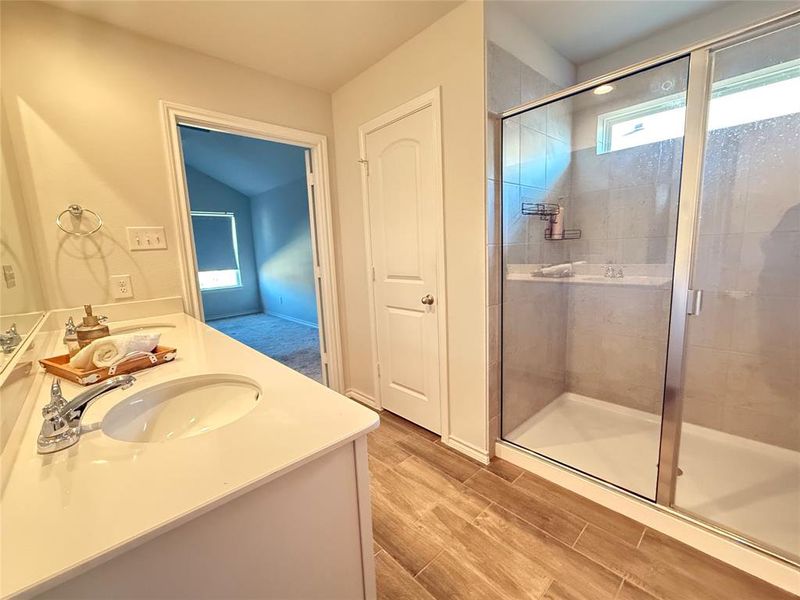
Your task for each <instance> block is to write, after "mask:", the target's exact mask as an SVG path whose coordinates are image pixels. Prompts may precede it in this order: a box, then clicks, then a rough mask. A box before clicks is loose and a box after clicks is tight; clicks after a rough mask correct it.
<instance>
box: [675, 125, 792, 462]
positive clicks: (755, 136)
mask: <svg viewBox="0 0 800 600" xmlns="http://www.w3.org/2000/svg"><path fill="white" fill-rule="evenodd" d="M799 156H800V115H798V114H797V113H795V114H794V115H791V116H785V117H780V118H776V119H769V120H764V121H759V122H756V123H750V124H747V125H741V126H738V127H729V128H727V129H722V130H718V131H715V132H712V133H711V135H710V136H709V139H708V141H707V142H706V164H705V169H704V174H703V192H702V196H701V215H700V223H699V240H698V248H697V257H698V258H697V261H696V263H695V275H694V277H695V280H694V285H695V286H696V287H698V288H700V289H702V290H703V305H704V306H703V311H702V312H701V313H700V315H699V316H697V317H691V318H690V319H689V325H688V330H687V332H688V347H687V352H686V358H687V362H686V381H685V400H684V409H683V411H684V419H685V420H686V421H688V422H689V423H696V424H699V425H703V426H705V427H711V428H713V429H718V430H721V431H725V432H728V433H732V434H734V435H738V436H742V437H745V438H749V439H753V440H758V441H761V442H766V443H769V444H774V445H777V446H783V447H786V448H791V449H793V450H800V158H798V157H799Z"/></svg>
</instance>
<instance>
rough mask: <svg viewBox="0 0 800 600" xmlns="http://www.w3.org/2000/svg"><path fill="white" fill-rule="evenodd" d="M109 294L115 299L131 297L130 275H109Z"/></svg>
mask: <svg viewBox="0 0 800 600" xmlns="http://www.w3.org/2000/svg"><path fill="white" fill-rule="evenodd" d="M111 296H112V297H113V298H114V299H115V300H121V299H122V298H133V286H132V285H131V276H130V275H112V276H111Z"/></svg>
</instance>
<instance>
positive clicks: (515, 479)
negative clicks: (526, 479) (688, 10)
mask: <svg viewBox="0 0 800 600" xmlns="http://www.w3.org/2000/svg"><path fill="white" fill-rule="evenodd" d="M523 475H525V471H522V473H520V474H519V475H517V476H516V477H514V481H512V482H511V485H514V484H515V483H517V482H518V481H519V480H520V479H522V476H523Z"/></svg>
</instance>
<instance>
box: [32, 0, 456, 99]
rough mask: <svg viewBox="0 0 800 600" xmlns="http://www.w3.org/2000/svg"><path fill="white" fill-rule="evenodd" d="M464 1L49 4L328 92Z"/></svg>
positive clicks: (66, 0) (53, 0) (84, 0)
mask: <svg viewBox="0 0 800 600" xmlns="http://www.w3.org/2000/svg"><path fill="white" fill-rule="evenodd" d="M460 2H461V0H425V1H415V0H384V1H359V0H335V1H325V0H303V1H287V0H284V1H263V0H256V1H247V0H224V1H223V0H210V1H204V2H186V1H176V0H161V1H158V2H146V1H142V0H133V1H132V0H119V1H114V2H98V1H96V0H48V3H49V4H52V5H54V6H58V7H59V8H63V9H65V10H68V11H71V12H74V13H78V14H81V15H84V16H86V17H90V18H93V19H96V20H99V21H104V22H106V23H110V24H112V25H116V26H118V27H121V28H123V29H127V30H129V31H132V32H134V33H139V34H142V35H146V36H148V37H151V38H155V39H158V40H161V41H164V42H169V43H172V44H177V45H179V46H183V47H185V48H189V49H191V50H195V51H197V52H202V53H204V54H208V55H211V56H215V57H217V58H222V59H224V60H228V61H230V62H234V63H237V64H240V65H244V66H246V67H251V68H253V69H257V70H259V71H262V72H264V73H270V74H272V75H276V76H278V77H281V78H283V79H287V80H289V81H293V82H295V83H299V84H302V85H305V86H308V87H312V88H316V89H320V90H324V91H327V92H332V91H334V90H335V89H337V88H338V87H340V86H341V85H342V84H344V83H346V82H347V81H349V80H350V79H352V78H353V77H355V76H356V75H358V74H359V73H360V72H361V71H363V70H364V69H366V68H367V67H369V66H371V65H373V64H374V63H376V62H378V61H379V60H380V59H381V58H383V57H384V56H386V55H387V54H389V52H391V51H392V50H394V49H395V48H397V47H398V46H400V45H401V44H402V43H403V42H405V41H406V40H408V39H410V38H412V37H413V36H414V35H416V34H417V33H419V32H420V31H422V30H423V29H425V28H426V27H427V26H428V25H430V24H431V23H433V22H434V21H436V20H437V19H439V18H440V17H442V16H443V15H444V14H445V13H447V12H449V11H450V10H452V9H453V8H455V7H456V6H457V5H458V4H460Z"/></svg>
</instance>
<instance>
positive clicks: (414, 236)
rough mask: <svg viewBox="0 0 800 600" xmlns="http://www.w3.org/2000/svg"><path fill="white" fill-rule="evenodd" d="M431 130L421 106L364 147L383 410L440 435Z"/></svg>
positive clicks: (429, 115)
mask: <svg viewBox="0 0 800 600" xmlns="http://www.w3.org/2000/svg"><path fill="white" fill-rule="evenodd" d="M437 128H438V119H437V118H436V114H435V107H434V106H432V105H427V106H425V107H423V108H421V109H419V110H416V111H415V112H412V113H411V114H406V115H405V116H401V117H400V118H396V119H394V120H389V121H388V122H387V123H386V124H385V125H380V126H378V127H376V128H373V129H371V130H370V131H368V132H367V133H366V135H364V136H363V137H362V143H363V151H364V158H365V159H366V164H365V165H364V166H365V171H366V181H367V184H366V187H367V208H368V216H369V234H370V243H371V254H372V266H373V272H372V278H373V286H372V287H373V296H374V298H373V299H374V304H375V306H374V316H375V337H376V342H377V343H376V345H377V354H378V356H377V360H378V365H379V366H378V377H379V386H380V400H381V404H382V406H383V408H385V409H387V410H389V411H391V412H393V413H396V414H398V415H400V416H402V417H405V418H406V419H408V420H410V421H413V422H414V423H417V424H418V425H421V426H422V427H425V428H426V429H429V430H431V431H434V432H436V433H440V432H441V428H442V418H441V405H440V402H441V394H440V372H439V371H440V370H439V359H440V340H439V322H438V319H439V314H440V310H439V304H438V302H439V298H438V293H437V291H438V287H437V286H438V284H439V282H438V277H437V275H438V270H437V252H438V249H439V241H440V238H439V236H440V234H441V232H440V227H441V191H440V178H441V166H440V164H441V163H440V160H439V157H438V156H437V152H438V131H437ZM443 283H444V282H442V284H443Z"/></svg>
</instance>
